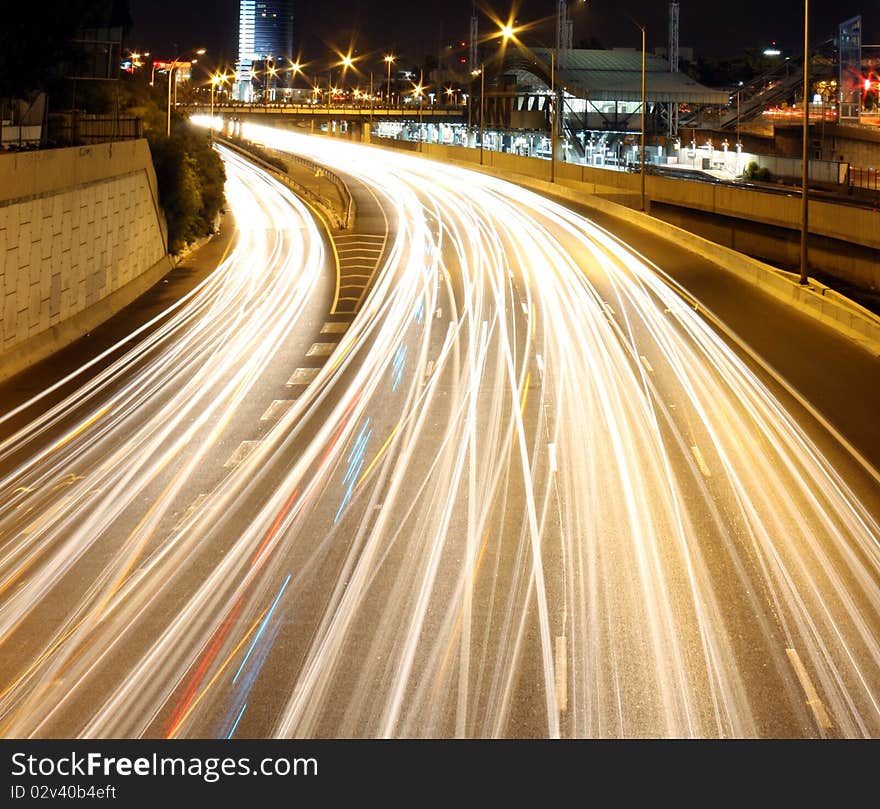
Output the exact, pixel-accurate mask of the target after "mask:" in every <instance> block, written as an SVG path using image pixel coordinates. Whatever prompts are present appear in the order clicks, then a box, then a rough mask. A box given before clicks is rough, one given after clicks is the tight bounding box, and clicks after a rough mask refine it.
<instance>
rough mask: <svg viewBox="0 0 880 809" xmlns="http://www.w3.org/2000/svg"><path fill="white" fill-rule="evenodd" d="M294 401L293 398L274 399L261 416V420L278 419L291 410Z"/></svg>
mask: <svg viewBox="0 0 880 809" xmlns="http://www.w3.org/2000/svg"><path fill="white" fill-rule="evenodd" d="M293 402H294V400H293V399H273V400H272V403H271V404H270V405H269V407H267V408H266V412H265V413H263V415H262V416H260V421H277V420H278V419H280V418H281V417H282V416H283V415H284V414H285V413H286V412H287V411H288V410H290V406H291V405H292V404H293Z"/></svg>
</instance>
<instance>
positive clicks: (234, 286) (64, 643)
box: [0, 124, 880, 737]
mask: <svg viewBox="0 0 880 809" xmlns="http://www.w3.org/2000/svg"><path fill="white" fill-rule="evenodd" d="M245 135H246V136H247V137H250V138H252V139H254V140H258V141H260V142H263V143H265V144H267V145H268V146H270V147H273V148H277V149H281V150H289V151H292V152H296V153H298V154H303V155H306V156H308V157H309V158H311V159H314V160H316V161H318V162H321V163H324V164H326V165H328V166H330V167H331V168H336V169H338V170H339V171H342V172H349V173H351V174H353V175H355V176H356V177H357V178H358V180H360V181H361V182H363V183H365V184H366V185H367V186H368V187H370V188H371V189H372V191H373V192H374V193H375V194H376V195H377V197H378V198H380V199H381V200H382V202H383V205H384V206H385V208H386V209H387V211H388V212H389V213H390V215H391V219H392V221H393V222H394V230H393V232H392V234H391V238H390V239H389V243H388V249H387V251H386V254H385V257H384V261H383V263H382V266H381V267H380V271H379V273H378V274H377V276H376V278H375V281H374V284H373V287H372V289H371V291H370V294H369V295H368V297H367V298H366V299H365V301H364V304H363V307H362V309H361V311H360V312H359V314H358V315H357V317H356V318H355V320H354V321H353V322H352V324H351V325H350V326H349V327H348V328H347V330H344V333H342V331H340V334H341V337H340V343H339V346H338V348H337V349H336V350H335V351H334V352H333V353H332V354H331V355H330V356H329V358H328V359H327V362H326V364H325V365H324V366H323V368H321V369H320V370H319V371H317V372H316V373H315V374H314V379H313V380H311V381H310V384H309V386H308V387H307V388H306V389H305V390H304V392H303V393H302V394H301V395H299V396H298V397H297V398H295V399H293V402H292V404H290V405H289V406H287V407H286V409H285V408H279V409H278V412H277V420H276V419H275V416H274V415H273V417H272V419H273V420H266V419H264V420H263V421H262V422H261V421H260V419H261V415H263V414H266V413H268V410H267V408H268V407H269V406H270V404H271V403H273V402H275V401H278V400H287V399H288V396H287V393H289V390H290V389H289V388H286V389H285V387H284V382H285V381H286V380H289V384H292V385H295V384H297V383H296V382H295V380H296V379H297V377H296V375H295V371H296V366H295V365H292V366H291V367H288V368H283V369H279V371H278V380H279V382H278V386H277V388H272V389H271V390H269V389H266V390H264V386H265V385H266V384H267V383H266V381H265V380H266V378H267V377H266V374H268V373H269V370H270V369H271V367H272V364H273V362H274V358H275V357H276V356H277V352H278V350H279V346H281V345H283V344H284V342H285V340H287V339H289V338H290V336H291V335H292V334H293V333H294V332H295V330H303V331H306V330H307V329H308V326H307V325H306V324H305V322H304V321H305V320H306V318H304V317H303V315H302V313H303V312H304V311H305V307H306V304H307V301H308V299H309V296H310V294H311V293H312V291H313V290H314V285H315V284H316V283H317V280H316V279H317V278H318V276H319V275H320V272H321V267H322V266H323V264H324V259H325V256H324V253H323V248H322V247H321V244H322V242H321V236H320V233H319V232H318V231H317V229H316V227H315V225H314V224H313V223H312V221H311V219H310V218H309V216H308V214H307V212H306V211H304V210H303V208H302V206H301V205H300V204H299V203H297V202H296V200H295V199H290V197H289V194H286V193H285V192H284V191H283V190H282V189H281V188H280V186H278V185H277V184H273V183H271V182H269V181H268V180H267V179H266V178H264V177H263V176H262V175H261V174H260V173H259V172H252V171H250V170H248V169H246V168H245V167H244V166H243V165H242V163H241V162H240V161H239V160H237V159H234V158H232V157H231V156H227V160H228V166H229V168H230V172H229V173H230V183H229V189H228V195H229V201H230V206H231V207H232V209H233V212H234V214H235V216H236V220H237V222H238V224H239V226H240V227H241V229H242V234H241V236H240V238H239V244H238V246H237V247H236V249H235V250H234V251H233V253H232V254H231V255H230V257H229V259H227V261H226V262H225V263H224V265H223V267H221V268H220V270H219V271H218V272H217V273H215V274H214V275H213V276H211V278H210V279H209V281H208V282H206V283H205V284H204V285H203V288H202V289H200V291H199V292H198V294H196V295H194V296H193V297H192V298H191V299H190V300H189V301H188V302H187V303H186V305H184V306H181V307H180V308H179V310H176V311H175V312H173V313H169V315H168V317H167V320H166V321H165V322H163V323H162V325H161V326H160V327H159V328H158V329H157V330H156V331H155V332H152V333H151V334H150V336H149V337H147V338H145V340H143V341H142V342H140V343H133V344H132V348H131V349H130V350H129V351H128V353H126V354H125V355H124V356H123V357H122V358H120V360H118V361H117V363H115V364H114V365H113V366H111V367H110V368H109V369H108V371H107V372H105V373H103V374H101V375H99V376H98V377H97V378H96V380H95V381H94V382H91V383H88V386H87V387H86V389H85V390H84V391H83V392H81V393H79V394H77V395H76V396H74V397H72V398H71V399H69V400H67V401H65V402H62V403H61V404H60V405H58V406H57V407H56V408H53V409H52V410H51V411H50V412H49V413H48V414H47V415H46V416H45V417H44V418H42V419H38V420H37V421H35V422H34V424H33V425H32V426H31V427H29V428H27V429H25V430H23V431H21V432H19V433H18V434H16V435H15V436H13V437H11V438H10V439H8V440H7V441H5V442H4V443H3V444H2V445H0V453H3V454H4V455H3V457H7V456H8V457H10V458H12V457H13V456H12V453H13V452H15V453H16V455H15V458H16V459H19V458H20V456H22V455H24V456H26V457H25V459H24V460H17V466H16V468H15V469H13V470H11V471H10V472H9V473H8V474H7V475H6V477H4V478H3V480H2V481H0V497H2V498H3V499H2V500H0V502H2V503H3V505H2V506H0V532H2V545H0V588H2V589H0V597H2V599H3V601H2V611H0V638H2V639H3V641H4V645H3V646H2V647H0V650H3V649H13V650H14V651H10V652H7V654H8V655H9V664H8V665H4V666H3V669H2V670H3V672H4V675H5V679H4V682H3V683H2V685H0V722H2V725H0V727H2V732H3V733H4V734H6V735H50V736H51V735H65V734H70V735H86V736H115V737H119V736H139V735H169V736H187V735H193V736H205V735H217V736H220V735H222V736H226V735H231V734H235V733H241V734H243V735H257V736H259V735H277V736H343V737H348V736H368V737H374V736H432V737H436V736H479V737H483V736H520V735H529V736H531V735H550V736H578V737H583V736H590V737H595V736H676V737H678V736H685V737H686V736H698V737H703V736H761V735H767V736H773V735H785V736H789V735H806V736H811V735H828V734H836V735H844V736H875V735H878V734H880V704H878V698H880V622H878V616H880V591H878V586H877V584H878V579H880V544H878V536H880V529H878V525H877V522H876V520H875V517H874V515H873V514H872V513H871V512H870V510H869V509H868V508H867V507H866V506H864V505H862V504H861V503H860V502H859V501H858V499H857V498H856V496H855V495H854V494H853V492H852V491H851V490H850V488H849V487H848V484H847V482H846V481H844V480H843V479H842V478H841V476H840V474H839V473H838V472H837V471H836V470H835V469H834V468H833V467H832V465H831V463H830V462H829V461H828V460H827V459H826V458H825V456H824V455H823V454H822V452H821V450H820V449H819V447H818V446H817V444H816V443H815V440H817V439H816V437H815V436H813V435H808V434H807V433H806V432H805V430H804V429H802V428H801V427H800V426H799V425H798V424H797V423H796V421H795V419H794V418H793V416H792V415H791V414H790V413H789V412H787V411H786V409H785V408H784V407H783V405H782V404H781V403H780V402H779V401H778V400H777V399H776V398H775V397H774V395H773V394H772V393H771V391H770V390H769V389H768V387H767V386H766V385H765V383H764V382H763V381H762V380H761V379H760V378H759V377H758V376H757V375H756V374H755V372H754V371H752V370H751V369H750V367H749V366H748V365H747V364H746V362H744V361H743V359H742V358H741V357H740V356H739V354H737V353H736V352H735V351H734V350H732V349H731V347H730V346H729V345H728V344H727V343H726V342H725V341H724V340H723V339H722V338H721V337H719V335H718V333H717V332H716V331H715V330H713V329H712V328H710V327H709V326H708V325H707V323H706V322H705V321H704V320H703V319H702V317H701V316H700V315H699V314H698V313H697V312H695V311H694V310H693V308H692V307H691V306H689V305H688V304H687V303H686V302H685V300H684V299H683V298H682V297H681V296H680V295H679V294H678V292H676V291H675V290H674V289H672V287H671V286H670V284H669V283H667V282H666V281H665V280H664V279H663V277H662V274H661V273H659V272H657V270H656V268H654V267H651V266H650V265H649V264H648V263H647V262H645V261H644V260H643V259H642V258H641V257H639V256H638V255H637V254H635V253H634V252H632V251H630V250H628V249H627V248H626V247H625V246H624V245H622V244H620V243H619V242H618V241H617V240H616V239H615V238H614V237H613V236H611V235H610V234H608V233H607V232H606V231H604V230H602V229H600V228H598V227H596V226H595V225H594V224H592V223H591V222H589V221H588V220H586V219H584V218H583V217H581V216H579V215H577V214H575V213H573V212H571V211H568V210H566V209H564V208H562V207H560V206H558V205H556V204H554V203H552V202H550V201H548V200H546V199H543V198H541V197H538V196H536V195H534V194H531V193H530V192H527V191H524V190H522V189H520V188H517V187H516V186H512V185H509V184H507V183H503V182H501V181H498V180H495V179H492V178H490V177H486V176H482V175H478V174H474V173H471V172H467V171H464V170H461V169H456V168H454V167H450V166H442V165H438V164H433V163H429V162H425V161H422V160H419V159H416V158H410V157H408V156H402V155H400V154H398V153H392V152H385V151H381V150H375V149H373V150H369V149H366V148H365V147H360V146H357V145H353V144H349V143H344V142H339V141H334V140H332V139H320V138H309V137H305V136H300V135H296V134H293V133H290V132H286V131H280V130H278V131H276V130H272V129H268V128H265V127H258V126H255V125H249V124H248V125H245ZM432 313H434V314H435V315H436V316H431V314H432ZM323 314H324V313H321V317H318V318H317V322H318V326H316V327H315V331H314V334H313V335H311V336H312V337H314V338H315V340H317V341H318V342H320V339H319V338H318V337H317V335H318V331H317V330H318V329H320V328H321V324H323V323H324V320H323ZM426 315H427V316H426ZM444 318H446V319H445V320H444ZM303 339H304V340H306V341H307V345H311V343H312V342H315V340H312V339H311V338H310V337H309V336H308V335H305V336H304V338H303ZM296 373H299V371H296ZM300 387H301V386H300ZM258 394H259V396H258ZM249 397H257V398H259V401H258V402H255V403H254V407H253V408H252V410H253V416H252V419H253V424H254V431H256V430H257V426H258V425H260V424H262V428H261V429H262V430H263V432H262V433H261V434H260V436H259V441H258V442H256V443H254V444H253V446H252V448H251V450H250V452H249V453H248V454H247V455H246V457H244V458H243V459H242V460H241V462H240V463H238V464H237V465H235V467H234V468H233V469H230V470H223V476H222V477H221V478H218V479H217V481H215V482H214V483H213V485H212V486H211V487H209V489H208V491H207V492H205V491H204V490H203V488H199V487H200V486H201V485H202V484H201V480H200V476H204V475H205V474H206V473H205V472H204V470H205V469H206V468H207V467H211V468H214V467H222V464H223V463H224V462H225V461H226V460H227V459H228V458H229V457H230V456H231V455H232V453H233V451H234V450H235V448H236V447H237V446H239V443H240V442H241V441H244V440H249V439H254V437H255V435H246V436H241V437H239V438H237V439H236V440H235V441H234V442H232V441H231V440H230V439H228V438H227V435H228V434H229V431H230V429H232V427H233V426H235V425H236V424H238V423H239V422H240V421H241V420H242V419H244V418H246V415H245V414H246V413H248V412H250V411H249V410H248V398H249ZM291 398H292V397H291ZM257 405H259V406H257ZM59 425H63V429H61V427H60V426H59ZM50 433H51V435H52V436H54V438H49V435H50ZM59 435H63V436H65V438H64V440H63V441H62V440H59V438H58V436H59ZM31 448H32V451H31ZM215 455H216V456H217V458H216V459H215ZM71 474H74V478H73V479H70V482H69V483H68V482H65V481H67V480H68V479H69V477H68V476H70V475H71ZM204 494H207V496H202V495H204ZM198 497H201V499H200V500H199V499H197V498H198ZM194 502H196V503H198V504H199V505H198V507H196V508H193V509H192V510H191V511H189V512H187V508H188V506H189V505H190V504H191V503H194ZM185 512H187V513H188V516H186V517H183V518H182V517H181V514H183V513H185ZM792 650H796V653H795V654H793V653H792ZM792 660H797V663H798V665H797V666H796V667H793V665H792ZM768 694H769V695H770V696H768ZM817 700H818V702H817ZM817 705H821V710H819V709H818V708H817ZM255 706H259V710H257V709H256V708H255ZM817 717H820V718H821V720H822V721H817ZM826 719H827V722H826Z"/></svg>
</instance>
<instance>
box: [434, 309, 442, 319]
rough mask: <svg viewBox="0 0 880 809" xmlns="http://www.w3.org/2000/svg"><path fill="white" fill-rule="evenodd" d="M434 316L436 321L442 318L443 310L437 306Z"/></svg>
mask: <svg viewBox="0 0 880 809" xmlns="http://www.w3.org/2000/svg"><path fill="white" fill-rule="evenodd" d="M434 316H435V317H436V318H437V320H440V318H441V317H443V309H441V308H440V307H439V306H438V307H437V311H436V312H435V313H434Z"/></svg>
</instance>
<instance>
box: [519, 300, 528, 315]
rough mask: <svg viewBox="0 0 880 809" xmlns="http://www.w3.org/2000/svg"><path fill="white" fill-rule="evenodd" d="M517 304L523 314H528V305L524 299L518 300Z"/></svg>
mask: <svg viewBox="0 0 880 809" xmlns="http://www.w3.org/2000/svg"><path fill="white" fill-rule="evenodd" d="M519 305H520V307H521V308H522V310H523V314H524V315H525V316H526V317H528V316H529V306H528V304H527V303H526V302H525V301H520V302H519Z"/></svg>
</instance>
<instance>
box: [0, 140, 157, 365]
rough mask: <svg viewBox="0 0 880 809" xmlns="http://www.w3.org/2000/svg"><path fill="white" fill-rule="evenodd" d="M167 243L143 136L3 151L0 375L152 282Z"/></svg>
mask: <svg viewBox="0 0 880 809" xmlns="http://www.w3.org/2000/svg"><path fill="white" fill-rule="evenodd" d="M166 243H167V239H166V229H165V223H164V219H163V217H162V214H161V211H160V208H159V200H158V191H157V187H156V177H155V173H154V171H153V164H152V160H151V157H150V151H149V147H148V146H147V142H146V141H145V140H139V141H127V142H123V143H108V144H101V145H97V146H88V147H79V148H71V149H54V150H48V151H43V152H26V153H17V154H11V155H3V156H0V296H2V297H0V315H2V320H0V379H5V378H8V377H10V376H12V375H13V374H15V373H17V372H18V371H20V370H22V369H23V368H25V367H27V366H28V365H30V364H32V363H34V362H36V361H38V360H40V359H42V358H44V357H46V356H48V355H49V354H51V353H52V352H53V351H56V350H58V349H59V348H61V347H63V346H64V345H67V344H69V343H71V342H73V341H74V340H76V339H77V338H79V337H81V336H82V335H83V334H85V333H86V332H88V331H90V330H91V329H93V328H95V327H96V326H97V325H98V324H100V323H101V322H102V321H103V320H106V319H107V318H108V317H110V316H111V315H113V314H114V313H115V312H117V311H119V310H120V309H122V308H123V307H124V306H127V305H128V304H129V303H131V302H132V301H133V300H134V299H135V298H136V297H138V295H140V294H142V293H143V292H144V291H146V289H148V288H149V286H151V285H152V284H155V283H156V282H157V281H158V280H159V279H160V278H161V277H162V275H164V274H165V273H166V272H168V270H170V269H171V266H172V265H171V262H170V260H169V259H168V258H167V256H166V249H165V248H166Z"/></svg>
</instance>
